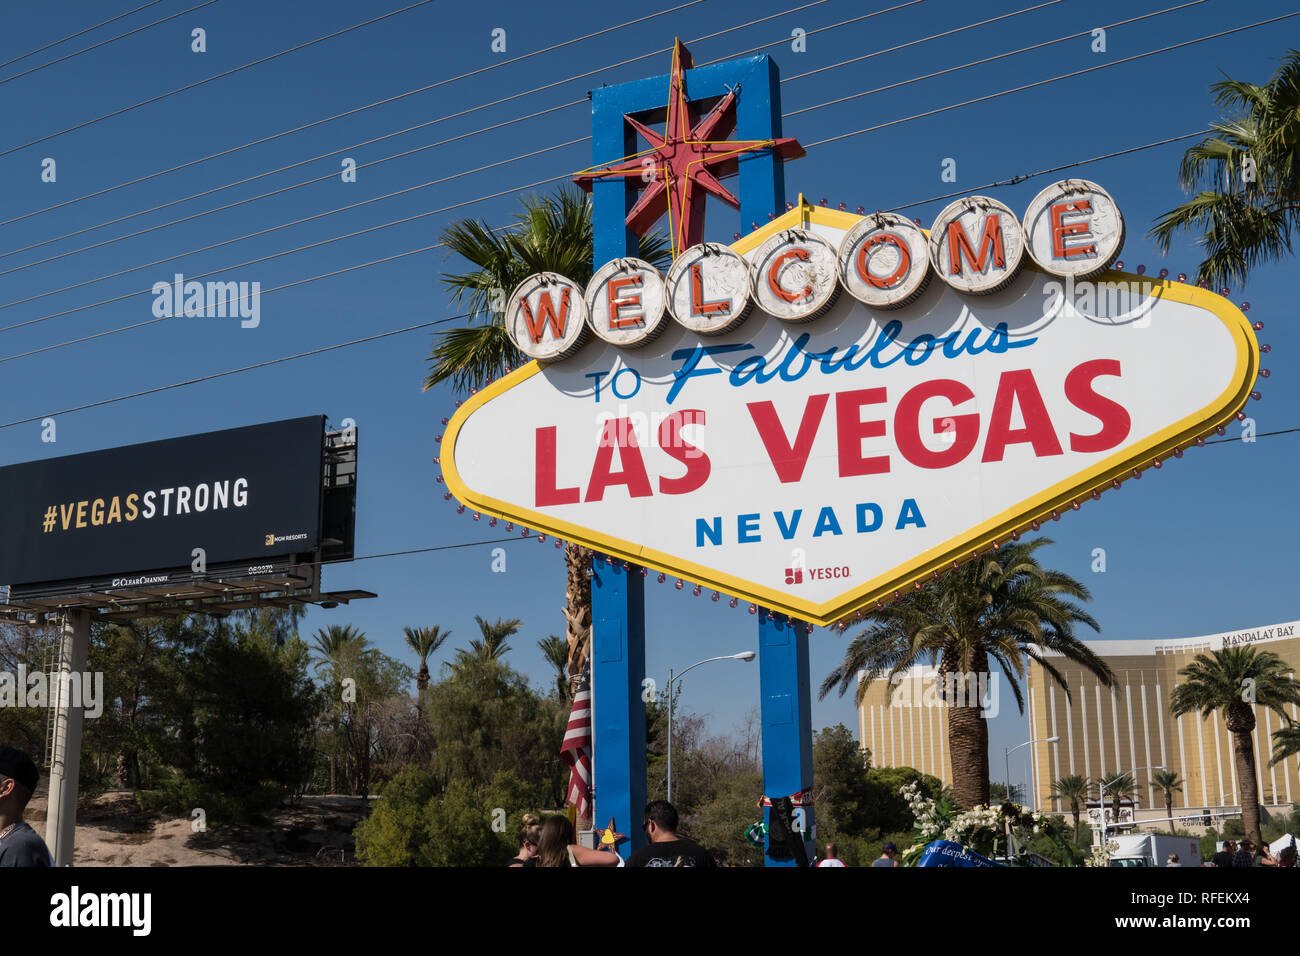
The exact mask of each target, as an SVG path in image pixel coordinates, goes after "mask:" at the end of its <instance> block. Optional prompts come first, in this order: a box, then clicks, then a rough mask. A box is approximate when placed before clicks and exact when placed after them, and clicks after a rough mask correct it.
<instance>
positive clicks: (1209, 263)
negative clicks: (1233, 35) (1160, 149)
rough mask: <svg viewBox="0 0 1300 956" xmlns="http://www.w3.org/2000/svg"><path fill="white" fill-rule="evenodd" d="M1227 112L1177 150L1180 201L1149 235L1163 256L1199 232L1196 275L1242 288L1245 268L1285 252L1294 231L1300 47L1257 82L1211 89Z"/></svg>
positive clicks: (1299, 200)
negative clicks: (1178, 238)
mask: <svg viewBox="0 0 1300 956" xmlns="http://www.w3.org/2000/svg"><path fill="white" fill-rule="evenodd" d="M1210 90H1211V92H1212V93H1213V94H1214V101H1215V105H1216V106H1218V107H1219V108H1220V110H1222V111H1224V112H1225V113H1228V114H1230V115H1228V117H1227V118H1225V119H1224V120H1223V121H1222V122H1216V123H1211V124H1210V130H1211V131H1212V133H1213V135H1211V136H1210V137H1209V138H1207V139H1205V140H1202V141H1201V142H1199V143H1197V144H1196V145H1195V146H1192V147H1191V148H1190V149H1188V150H1187V152H1186V153H1185V154H1184V155H1183V160H1182V164H1181V166H1180V167H1179V171H1178V178H1179V182H1180V184H1181V185H1182V187H1183V189H1184V190H1186V191H1187V192H1188V193H1191V192H1192V191H1193V190H1200V191H1199V192H1197V193H1196V194H1195V195H1193V196H1191V198H1189V199H1188V200H1187V201H1186V202H1185V203H1183V204H1182V205H1181V206H1178V207H1176V208H1174V209H1172V210H1170V211H1169V212H1167V213H1165V214H1164V215H1163V216H1161V217H1160V218H1159V219H1158V220H1157V221H1156V224H1155V225H1154V226H1153V227H1152V229H1151V237H1152V238H1153V239H1154V240H1155V242H1156V245H1157V247H1158V248H1159V249H1160V251H1161V252H1162V253H1168V251H1169V247H1170V244H1171V242H1172V240H1173V237H1174V235H1175V233H1177V232H1179V231H1180V230H1184V229H1186V230H1189V231H1199V232H1200V233H1201V235H1200V239H1199V243H1200V245H1201V246H1202V247H1203V248H1204V250H1205V252H1204V255H1205V259H1204V260H1203V261H1202V262H1201V264H1200V267H1199V269H1198V270H1197V274H1196V275H1197V280H1198V281H1200V282H1203V283H1205V284H1207V285H1210V286H1211V287H1215V288H1217V287H1219V286H1224V285H1232V284H1236V285H1242V284H1244V283H1245V281H1246V278H1247V275H1248V274H1249V272H1250V270H1252V269H1254V268H1255V267H1256V266H1258V265H1260V264H1262V263H1265V262H1271V261H1272V262H1276V261H1279V260H1281V259H1283V258H1284V257H1285V256H1287V255H1289V254H1290V252H1291V240H1292V237H1293V235H1295V234H1296V233H1297V232H1300V163H1298V162H1297V158H1298V155H1297V154H1298V152H1300V50H1290V51H1288V52H1287V54H1286V56H1285V57H1284V58H1283V60H1282V65H1281V66H1280V67H1279V68H1278V70H1277V72H1275V73H1274V74H1273V76H1272V78H1271V79H1270V80H1269V81H1268V82H1267V83H1265V84H1264V85H1263V86H1259V85H1257V84H1255V83H1248V82H1245V81H1243V80H1233V79H1227V80H1223V81H1221V82H1218V83H1215V84H1213V85H1212V86H1211V87H1210Z"/></svg>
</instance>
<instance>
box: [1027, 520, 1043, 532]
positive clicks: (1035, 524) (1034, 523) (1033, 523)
mask: <svg viewBox="0 0 1300 956" xmlns="http://www.w3.org/2000/svg"><path fill="white" fill-rule="evenodd" d="M1029 527H1030V528H1031V529H1032V530H1034V531H1037V530H1038V529H1039V528H1041V527H1042V525H1040V524H1039V523H1038V522H1037V521H1031V522H1029Z"/></svg>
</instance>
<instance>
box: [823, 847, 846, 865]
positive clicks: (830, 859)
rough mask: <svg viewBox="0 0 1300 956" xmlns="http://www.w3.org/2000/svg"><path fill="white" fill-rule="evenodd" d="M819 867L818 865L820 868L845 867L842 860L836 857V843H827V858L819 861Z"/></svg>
mask: <svg viewBox="0 0 1300 956" xmlns="http://www.w3.org/2000/svg"><path fill="white" fill-rule="evenodd" d="M817 865H818V866H844V865H845V864H844V861H843V860H841V859H840V858H839V857H838V856H837V855H836V853H835V844H834V843H827V844H826V858H825V859H824V860H821V861H819V862H818V864H817Z"/></svg>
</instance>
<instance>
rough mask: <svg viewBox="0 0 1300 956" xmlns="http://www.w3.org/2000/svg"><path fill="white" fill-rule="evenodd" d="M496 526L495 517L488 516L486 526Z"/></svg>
mask: <svg viewBox="0 0 1300 956" xmlns="http://www.w3.org/2000/svg"><path fill="white" fill-rule="evenodd" d="M496 526H497V519H496V518H489V519H488V527H489V528H495V527H496Z"/></svg>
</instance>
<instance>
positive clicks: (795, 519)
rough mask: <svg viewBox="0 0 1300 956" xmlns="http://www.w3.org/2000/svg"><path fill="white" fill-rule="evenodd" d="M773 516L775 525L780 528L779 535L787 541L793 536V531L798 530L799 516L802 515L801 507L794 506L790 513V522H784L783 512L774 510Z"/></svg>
mask: <svg viewBox="0 0 1300 956" xmlns="http://www.w3.org/2000/svg"><path fill="white" fill-rule="evenodd" d="M772 514H773V516H774V517H775V518H776V526H777V527H778V528H780V529H781V537H783V538H785V540H787V541H789V540H790V539H791V538H793V537H794V533H795V532H796V531H798V530H799V518H800V517H802V516H803V509H802V508H796V509H795V510H794V514H793V515H791V518H790V524H789V525H787V524H786V523H785V512H783V511H774V512H772Z"/></svg>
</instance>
